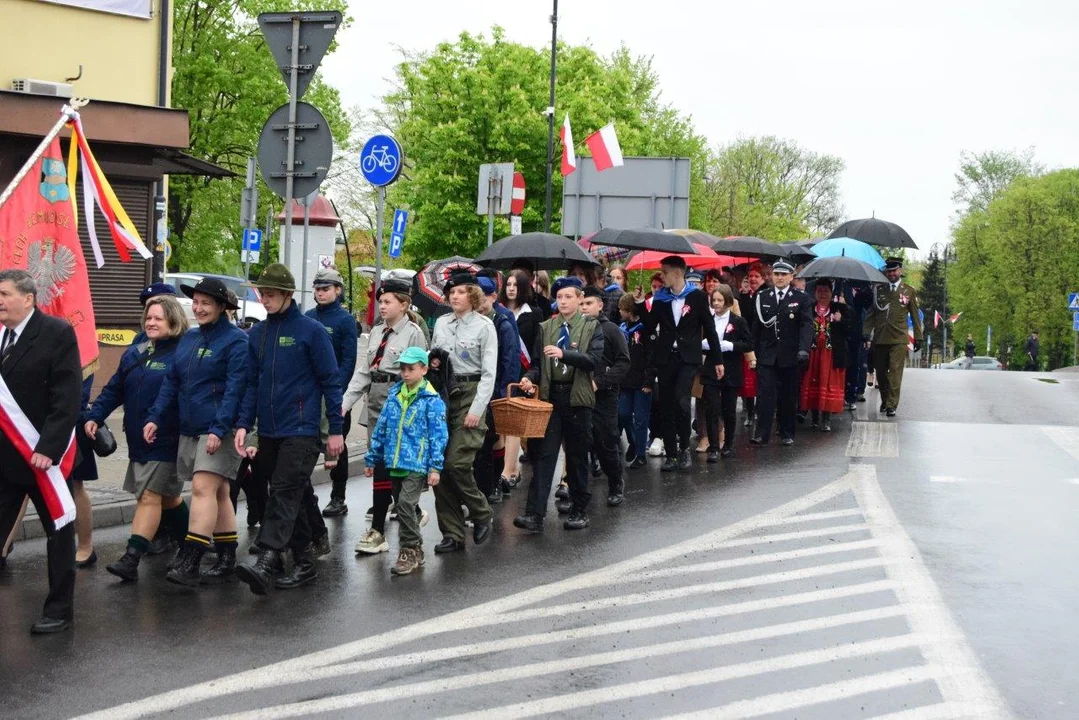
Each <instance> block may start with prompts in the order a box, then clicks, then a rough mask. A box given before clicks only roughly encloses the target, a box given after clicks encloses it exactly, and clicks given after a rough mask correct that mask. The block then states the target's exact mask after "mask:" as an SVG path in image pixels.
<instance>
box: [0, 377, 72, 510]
mask: <svg viewBox="0 0 1079 720" xmlns="http://www.w3.org/2000/svg"><path fill="white" fill-rule="evenodd" d="M0 432H3V433H4V435H5V436H6V437H7V439H8V440H10V441H11V444H12V445H14V446H15V449H16V450H17V451H18V452H19V455H21V456H22V457H23V459H24V460H26V464H27V465H30V458H31V457H32V456H33V454H34V448H35V447H37V443H38V440H40V439H41V434H40V433H39V432H38V431H37V428H35V427H34V425H33V423H31V422H30V418H28V417H26V414H25V413H24V412H23V411H22V408H20V407H19V403H17V402H16V401H15V396H14V395H12V394H11V389H10V388H9V387H8V385H7V382H5V380H4V378H3V377H2V376H0ZM74 466H75V432H74V430H72V432H71V439H70V440H69V441H68V444H67V450H65V451H64V456H63V457H62V458H61V459H60V464H59V465H53V466H52V467H50V468H49V469H48V470H38V469H37V468H34V478H35V479H36V480H37V486H38V489H39V490H40V491H41V496H42V498H44V500H45V506H46V507H47V508H48V510H49V517H50V518H51V519H52V522H53V525H54V526H55V527H56V528H58V529H59V528H62V527H63V526H65V525H67V524H68V523H69V522H71V521H73V520H74V519H75V499H74V498H72V497H71V491H70V490H68V487H67V481H65V480H64V478H66V477H68V476H70V475H71V469H72V468H73V467H74ZM31 467H33V466H32V465H31Z"/></svg>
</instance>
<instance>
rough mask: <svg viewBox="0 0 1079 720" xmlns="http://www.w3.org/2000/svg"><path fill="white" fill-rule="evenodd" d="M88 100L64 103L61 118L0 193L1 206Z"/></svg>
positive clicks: (79, 99)
mask: <svg viewBox="0 0 1079 720" xmlns="http://www.w3.org/2000/svg"><path fill="white" fill-rule="evenodd" d="M88 102H90V101H89V100H84V99H82V98H77V99H73V100H72V101H71V104H69V105H64V107H63V109H62V110H60V119H59V120H57V121H56V124H55V125H53V126H52V129H50V130H49V132H48V133H47V134H46V135H45V137H44V138H42V140H41V142H40V143H39V144H38V146H37V147H36V148H34V152H33V153H31V154H30V159H29V160H27V161H26V163H25V164H23V166H22V167H21V168H19V172H17V173H15V177H14V178H12V179H11V182H10V183H8V186H7V187H6V188H4V192H3V193H0V207H3V206H4V203H6V202H7V201H8V200H9V199H10V198H11V196H12V195H14V194H15V188H17V187H18V186H19V183H20V182H22V180H23V178H25V177H26V176H27V174H29V172H30V169H31V168H33V167H34V163H36V162H37V161H38V160H39V159H41V156H42V155H44V154H45V151H46V150H48V149H49V143H51V142H52V140H53V138H55V137H56V136H57V135H59V134H60V131H61V130H63V129H64V126H65V125H67V124H68V123H69V122H71V121H72V120H73V119H74V118H75V116H76V115H77V114H78V112H77V111H78V109H79V108H81V107H84V106H85V105H86V104H87V103H88Z"/></svg>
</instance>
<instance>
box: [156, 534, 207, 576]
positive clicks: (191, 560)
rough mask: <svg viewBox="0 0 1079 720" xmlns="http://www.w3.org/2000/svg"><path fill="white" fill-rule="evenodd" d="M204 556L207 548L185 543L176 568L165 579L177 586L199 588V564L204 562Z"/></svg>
mask: <svg viewBox="0 0 1079 720" xmlns="http://www.w3.org/2000/svg"><path fill="white" fill-rule="evenodd" d="M204 554H206V548H205V547H204V546H203V545H199V544H197V543H193V542H185V543H184V546H183V547H182V548H180V555H179V558H178V560H177V563H176V567H174V568H173V569H172V570H169V572H168V574H166V575H165V579H166V580H168V581H169V582H171V583H176V584H177V585H186V586H187V587H198V585H199V578H200V572H199V563H201V562H202V556H203V555H204Z"/></svg>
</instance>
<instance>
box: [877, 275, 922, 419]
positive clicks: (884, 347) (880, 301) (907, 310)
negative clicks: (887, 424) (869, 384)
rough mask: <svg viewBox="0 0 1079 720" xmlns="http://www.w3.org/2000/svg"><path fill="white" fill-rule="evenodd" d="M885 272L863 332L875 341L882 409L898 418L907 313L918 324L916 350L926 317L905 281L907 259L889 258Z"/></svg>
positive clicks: (915, 336) (918, 347)
mask: <svg viewBox="0 0 1079 720" xmlns="http://www.w3.org/2000/svg"><path fill="white" fill-rule="evenodd" d="M884 275H885V277H887V278H888V284H887V285H877V286H875V287H874V288H873V300H872V302H870V303H869V310H868V311H867V313H866V316H865V325H864V330H863V333H864V335H865V336H866V338H867V340H868V341H871V342H872V357H871V361H872V363H873V369H874V370H875V371H876V373H877V385H878V386H879V388H880V410H881V412H883V413H885V414H887V416H888V417H895V411H896V408H898V407H899V390H900V388H901V387H902V385H903V368H904V367H906V364H907V342H908V340H909V338H908V336H907V316H908V315H909V316H910V320H911V323H913V325H914V352H918V351H919V350H921V349H922V320H921V317H920V316H919V315H918V293H917V291H916V290H915V289H914V288H912V287H911V286H910V285H907V284H906V283H905V282H903V259H902V258H895V257H893V258H888V261H887V264H886V265H885V266H884Z"/></svg>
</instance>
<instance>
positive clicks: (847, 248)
mask: <svg viewBox="0 0 1079 720" xmlns="http://www.w3.org/2000/svg"><path fill="white" fill-rule="evenodd" d="M813 252H815V253H816V254H817V257H822V258H824V257H841V256H846V257H849V258H854V259H855V260H861V261H862V262H864V263H866V264H867V265H872V266H873V267H874V268H876V269H877V270H879V269H881V268H882V267H884V258H883V257H881V254H880V253H879V252H877V251H876V249H874V248H873V246H872V245H867V244H865V243H864V242H862V241H861V240H852V239H851V238H828V239H827V240H821V241H820V242H819V243H817V244H815V245H814V246H813Z"/></svg>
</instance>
